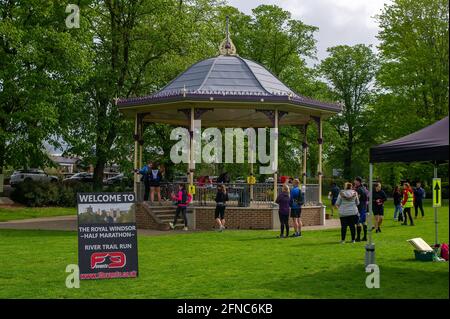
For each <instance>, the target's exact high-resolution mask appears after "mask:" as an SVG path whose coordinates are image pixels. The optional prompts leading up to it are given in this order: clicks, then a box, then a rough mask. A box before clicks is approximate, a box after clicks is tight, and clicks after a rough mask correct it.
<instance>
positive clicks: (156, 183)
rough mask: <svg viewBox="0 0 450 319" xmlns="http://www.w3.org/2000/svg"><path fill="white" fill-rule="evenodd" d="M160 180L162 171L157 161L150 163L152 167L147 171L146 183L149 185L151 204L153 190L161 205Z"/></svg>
mask: <svg viewBox="0 0 450 319" xmlns="http://www.w3.org/2000/svg"><path fill="white" fill-rule="evenodd" d="M161 180H162V173H161V171H160V170H159V165H158V164H157V163H153V164H152V169H151V170H150V171H149V172H148V183H149V185H150V203H151V204H153V201H154V198H155V192H156V195H157V196H158V203H159V204H160V205H161V187H160V186H161Z"/></svg>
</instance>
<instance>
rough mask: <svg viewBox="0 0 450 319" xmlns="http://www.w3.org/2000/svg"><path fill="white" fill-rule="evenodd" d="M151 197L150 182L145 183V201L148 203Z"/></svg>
mask: <svg viewBox="0 0 450 319" xmlns="http://www.w3.org/2000/svg"><path fill="white" fill-rule="evenodd" d="M149 196H150V184H149V183H148V182H144V201H148V198H149Z"/></svg>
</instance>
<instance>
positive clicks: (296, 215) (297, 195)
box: [290, 178, 304, 237]
mask: <svg viewBox="0 0 450 319" xmlns="http://www.w3.org/2000/svg"><path fill="white" fill-rule="evenodd" d="M299 185H300V181H299V180H298V178H296V179H294V181H293V187H292V189H291V196H290V197H291V199H290V206H291V218H292V222H293V224H294V233H293V234H292V236H291V237H301V236H302V221H301V219H300V216H301V214H302V205H303V202H304V198H303V193H302V191H301V189H300V187H299Z"/></svg>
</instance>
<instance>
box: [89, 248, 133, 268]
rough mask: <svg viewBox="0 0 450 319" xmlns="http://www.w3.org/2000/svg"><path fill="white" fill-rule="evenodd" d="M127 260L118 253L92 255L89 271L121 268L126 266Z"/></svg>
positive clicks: (123, 255) (122, 254)
mask: <svg viewBox="0 0 450 319" xmlns="http://www.w3.org/2000/svg"><path fill="white" fill-rule="evenodd" d="M126 263H127V258H126V256H125V254H124V253H122V252H120V251H115V252H104V253H93V254H92V255H91V269H98V268H102V269H103V268H106V269H109V268H122V267H124V266H125V265H126Z"/></svg>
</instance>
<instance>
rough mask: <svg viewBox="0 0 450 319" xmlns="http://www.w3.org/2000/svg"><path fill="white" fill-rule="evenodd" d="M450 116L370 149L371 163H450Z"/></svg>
mask: <svg viewBox="0 0 450 319" xmlns="http://www.w3.org/2000/svg"><path fill="white" fill-rule="evenodd" d="M448 129H449V127H448V116H447V117H445V118H443V119H442V120H440V121H438V122H436V123H434V124H432V125H430V126H427V127H425V128H423V129H421V130H419V131H417V132H414V133H412V134H409V135H407V136H404V137H402V138H399V139H397V140H395V141H391V142H388V143H385V144H382V145H378V146H375V147H371V148H370V162H371V163H378V162H424V161H437V162H440V161H448V153H449V144H448V132H449V130H448Z"/></svg>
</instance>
